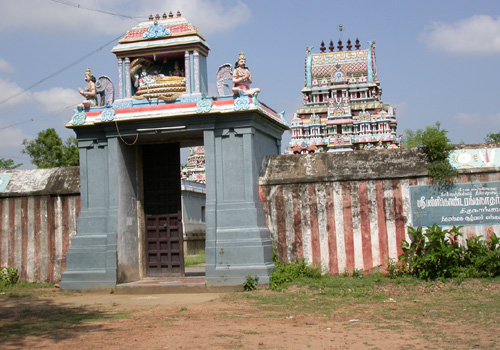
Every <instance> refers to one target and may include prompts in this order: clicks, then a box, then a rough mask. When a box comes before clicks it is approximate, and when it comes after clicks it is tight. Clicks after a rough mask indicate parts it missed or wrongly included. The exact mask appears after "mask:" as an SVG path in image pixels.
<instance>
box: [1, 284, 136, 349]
mask: <svg viewBox="0 0 500 350" xmlns="http://www.w3.org/2000/svg"><path fill="white" fill-rule="evenodd" d="M71 293H72V292H69V291H61V290H60V289H57V288H55V286H54V285H53V284H44V283H17V284H15V285H7V284H5V283H0V344H5V345H6V346H9V345H10V346H15V347H18V348H23V344H24V341H25V339H26V338H28V337H43V338H50V339H54V340H56V341H59V340H63V339H67V338H71V337H75V336H77V335H78V334H79V333H80V332H86V331H95V330H99V329H105V328H106V327H105V325H104V324H103V323H102V322H105V321H111V320H116V319H120V318H125V317H128V313H127V312H112V311H109V310H105V309H102V308H99V307H96V306H93V307H92V306H80V307H74V306H68V305H62V304H58V303H54V302H53V301H52V300H51V299H50V298H44V297H48V296H51V297H53V296H54V295H56V294H57V295H66V294H71ZM96 323H97V324H96Z"/></svg>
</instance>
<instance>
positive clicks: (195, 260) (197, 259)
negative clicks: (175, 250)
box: [184, 250, 205, 267]
mask: <svg viewBox="0 0 500 350" xmlns="http://www.w3.org/2000/svg"><path fill="white" fill-rule="evenodd" d="M204 263H205V251H204V250H202V251H200V253H199V254H194V255H185V256H184V266H185V267H189V266H195V265H200V264H204Z"/></svg>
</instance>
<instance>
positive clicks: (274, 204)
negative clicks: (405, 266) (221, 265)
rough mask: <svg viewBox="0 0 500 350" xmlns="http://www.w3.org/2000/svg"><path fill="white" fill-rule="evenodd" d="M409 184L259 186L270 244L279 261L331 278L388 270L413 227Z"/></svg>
mask: <svg viewBox="0 0 500 350" xmlns="http://www.w3.org/2000/svg"><path fill="white" fill-rule="evenodd" d="M499 180H500V173H488V174H464V175H460V176H459V178H458V179H457V182H460V183H466V182H477V181H499ZM428 184H431V182H430V179H429V178H427V177H418V178H409V179H384V180H360V181H338V182H312V183H298V184H274V185H261V187H260V195H261V200H262V203H263V207H264V211H265V213H266V222H267V225H268V227H269V230H270V232H271V237H272V239H273V240H274V241H275V242H276V243H277V249H278V254H279V256H280V259H281V260H282V261H283V262H291V261H294V260H295V259H305V260H306V261H307V262H308V263H312V264H315V265H319V266H321V267H322V270H323V271H324V272H325V273H330V274H332V275H335V274H339V273H343V272H344V271H346V270H347V271H348V272H352V271H353V270H354V269H361V270H364V271H372V270H373V269H377V268H384V267H386V266H387V261H388V259H397V258H398V256H399V255H400V254H401V253H402V249H401V248H400V246H401V244H402V241H403V240H408V239H409V238H408V234H407V231H408V226H411V222H410V219H411V215H410V199H409V186H413V185H428ZM462 232H464V234H465V236H471V235H482V236H485V237H486V236H488V235H491V232H496V233H499V234H500V225H495V226H486V225H483V226H466V227H464V228H463V229H462Z"/></svg>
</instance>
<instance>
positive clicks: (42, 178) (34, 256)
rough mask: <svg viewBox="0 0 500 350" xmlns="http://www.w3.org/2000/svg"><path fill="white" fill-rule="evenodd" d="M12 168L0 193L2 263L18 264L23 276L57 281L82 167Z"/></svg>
mask: <svg viewBox="0 0 500 350" xmlns="http://www.w3.org/2000/svg"><path fill="white" fill-rule="evenodd" d="M7 173H10V174H12V176H11V179H10V181H9V184H8V186H7V188H6V190H5V192H4V193H0V216H1V220H0V265H1V266H9V267H15V268H17V269H18V271H19V273H20V276H21V278H22V279H23V280H25V281H33V282H58V281H60V279H61V273H62V272H63V271H64V269H65V268H66V252H67V251H68V248H69V242H70V238H71V237H72V236H74V235H75V234H76V219H77V216H78V213H79V212H80V193H79V175H80V174H79V169H78V167H71V168H55V169H42V170H19V171H11V172H3V173H2V174H7Z"/></svg>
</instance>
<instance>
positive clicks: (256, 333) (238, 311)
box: [0, 282, 500, 350]
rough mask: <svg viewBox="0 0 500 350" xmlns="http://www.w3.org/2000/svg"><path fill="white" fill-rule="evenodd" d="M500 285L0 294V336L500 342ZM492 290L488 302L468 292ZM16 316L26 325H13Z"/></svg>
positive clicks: (170, 344)
mask: <svg viewBox="0 0 500 350" xmlns="http://www.w3.org/2000/svg"><path fill="white" fill-rule="evenodd" d="M499 286H500V282H497V283H496V284H494V285H486V286H485V285H482V284H481V285H478V286H477V287H476V286H473V287H472V294H466V295H465V294H461V292H460V291H459V292H457V291H454V292H453V293H455V294H453V295H452V296H450V297H449V298H448V299H446V298H445V299H446V300H436V299H435V298H436V297H439V298H440V299H442V296H443V295H444V296H445V297H446V295H448V294H446V293H447V291H446V290H445V289H446V288H445V289H444V291H443V290H440V291H439V293H438V291H435V290H427V291H426V290H422V291H421V293H419V294H418V295H421V297H418V299H415V298H414V297H413V296H410V297H407V294H405V293H406V292H405V290H404V289H395V290H390V291H383V290H380V291H378V292H385V293H391V295H393V296H394V298H395V299H399V300H398V301H397V302H392V301H391V300H382V299H381V300H376V301H375V302H370V303H369V304H361V305H360V304H358V301H357V300H356V299H349V298H348V297H347V298H344V299H342V301H340V299H338V300H337V301H336V300H335V299H328V300H319V299H315V297H314V295H308V292H307V290H304V291H300V290H299V291H293V292H291V295H292V296H293V295H296V297H294V298H292V299H290V300H289V301H288V302H287V303H284V304H282V305H280V304H279V301H277V302H275V303H271V304H269V303H268V301H269V300H274V299H273V298H275V297H276V296H278V297H281V296H282V295H283V294H280V293H275V292H271V291H268V290H260V291H255V292H251V293H243V292H233V293H221V294H209V293H206V294H160V295H115V294H66V293H62V292H60V291H58V290H54V292H53V294H51V295H49V296H43V297H40V298H7V297H2V296H0V303H1V304H0V330H2V328H3V330H4V331H5V330H6V329H10V331H11V332H16V333H15V334H17V335H16V336H12V337H7V338H6V339H5V338H0V349H65V350H67V349H82V350H83V349H498V348H499V347H500V345H499V344H500V335H499V332H498V331H497V329H498V328H497V325H498V321H500V315H499V314H498V309H497V308H496V309H495V308H491V307H488V306H487V305H486V310H485V309H484V308H482V306H481V305H484V304H485V303H486V304H487V303H489V302H491V305H498V304H499V302H500V298H499ZM474 288H475V289H474ZM483 292H484V293H486V294H485V298H486V299H484V300H486V301H484V300H483V299H482V298H479V299H478V300H475V301H474V300H472V302H469V301H467V300H462V299H461V297H460V296H461V295H463V296H464V298H465V299H467V298H469V299H470V295H481V293H483ZM436 293H437V294H436ZM456 293H458V294H456ZM375 297H376V296H375ZM266 300H267V301H266ZM276 300H280V299H279V298H278V299H276ZM394 301H395V300H394ZM476 302H477V303H478V305H475V304H476ZM479 303H481V305H479ZM488 309H489V310H490V311H491V313H488V311H487V310H488ZM308 310H309V311H308ZM478 310H481V311H478ZM482 314H483V316H482ZM14 320H18V321H19V320H22V323H21V324H17V326H16V328H8V327H12V325H13V322H14ZM40 320H42V321H43V320H46V321H45V322H42V323H45V324H44V325H40V324H39V321H40ZM37 322H38V323H37ZM19 327H21V328H19ZM2 339H3V340H2Z"/></svg>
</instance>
